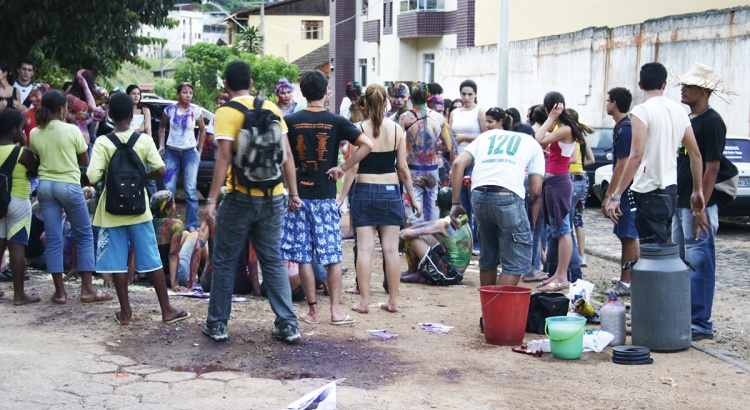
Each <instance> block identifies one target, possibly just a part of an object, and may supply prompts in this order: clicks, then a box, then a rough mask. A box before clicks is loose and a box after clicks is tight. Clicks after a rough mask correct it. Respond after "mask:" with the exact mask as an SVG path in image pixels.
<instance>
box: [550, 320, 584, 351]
mask: <svg viewBox="0 0 750 410" xmlns="http://www.w3.org/2000/svg"><path fill="white" fill-rule="evenodd" d="M584 327H586V318H585V317H576V316H555V317H548V318H547V319H545V322H544V334H546V335H547V337H549V347H550V350H552V356H554V357H556V358H558V359H566V360H574V359H578V358H579V357H581V352H582V351H583V333H584V332H583V328H584Z"/></svg>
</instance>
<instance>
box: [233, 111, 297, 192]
mask: <svg viewBox="0 0 750 410" xmlns="http://www.w3.org/2000/svg"><path fill="white" fill-rule="evenodd" d="M224 105H225V106H227V107H232V108H234V109H236V110H238V111H240V112H242V113H243V114H245V120H244V122H243V124H242V129H240V132H239V133H238V134H237V137H236V138H237V140H236V143H237V149H236V151H235V152H234V159H233V161H232V169H233V171H234V177H235V181H236V182H239V183H240V184H242V185H243V186H246V187H248V188H261V189H262V190H263V192H264V194H266V195H268V194H269V193H270V191H271V190H272V189H273V187H275V186H276V185H278V184H279V183H280V182H281V181H282V179H283V175H282V169H281V168H282V164H283V163H284V161H285V160H286V149H285V147H284V139H283V138H284V137H283V135H282V134H281V119H280V118H279V116H278V115H276V114H274V113H273V111H270V110H267V109H264V108H263V99H261V98H255V101H254V104H253V109H252V110H250V109H248V108H247V107H245V106H244V105H243V104H242V103H240V102H238V101H229V102H227V103H225V104H224Z"/></svg>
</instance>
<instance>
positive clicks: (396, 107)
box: [385, 83, 411, 122]
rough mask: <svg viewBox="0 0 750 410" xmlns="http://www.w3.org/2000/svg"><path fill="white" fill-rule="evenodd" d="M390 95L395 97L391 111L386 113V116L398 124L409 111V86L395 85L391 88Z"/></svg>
mask: <svg viewBox="0 0 750 410" xmlns="http://www.w3.org/2000/svg"><path fill="white" fill-rule="evenodd" d="M388 94H389V95H392V96H393V104H391V109H390V110H389V111H388V112H386V113H385V116H386V117H388V119H390V120H391V121H393V122H398V119H399V117H401V114H403V113H405V112H406V110H408V109H409V105H408V104H409V99H410V98H411V95H409V86H408V85H406V84H404V83H397V84H393V85H392V86H391V87H389V91H388Z"/></svg>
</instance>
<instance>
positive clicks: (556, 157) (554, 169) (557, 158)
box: [545, 141, 570, 175]
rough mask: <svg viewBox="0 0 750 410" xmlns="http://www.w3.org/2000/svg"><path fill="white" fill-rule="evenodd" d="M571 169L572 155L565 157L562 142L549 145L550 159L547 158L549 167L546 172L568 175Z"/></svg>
mask: <svg viewBox="0 0 750 410" xmlns="http://www.w3.org/2000/svg"><path fill="white" fill-rule="evenodd" d="M569 167H570V155H568V156H567V157H566V156H563V152H562V148H561V147H560V141H555V142H553V143H551V144H549V157H548V158H547V166H546V167H545V171H546V172H547V173H548V174H554V175H562V174H567V173H568V168H569Z"/></svg>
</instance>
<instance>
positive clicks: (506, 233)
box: [471, 191, 533, 275]
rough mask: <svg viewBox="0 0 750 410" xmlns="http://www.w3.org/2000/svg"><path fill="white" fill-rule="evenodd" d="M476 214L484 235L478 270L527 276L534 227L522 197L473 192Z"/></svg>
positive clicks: (472, 198) (481, 236) (481, 235)
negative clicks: (499, 268)
mask: <svg viewBox="0 0 750 410" xmlns="http://www.w3.org/2000/svg"><path fill="white" fill-rule="evenodd" d="M471 202H472V205H473V207H474V210H475V211H476V213H475V214H474V216H475V218H476V221H477V224H478V225H479V229H481V231H482V232H481V233H480V234H479V240H480V241H482V243H481V245H480V246H481V249H482V253H481V255H480V256H479V269H496V268H497V265H498V264H499V263H501V262H502V264H503V274H507V275H524V274H528V273H529V272H533V269H532V266H531V238H532V234H531V225H530V224H529V217H528V216H527V215H526V204H525V201H524V200H523V198H520V197H518V195H516V194H514V193H512V192H480V191H473V192H472V193H471Z"/></svg>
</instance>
